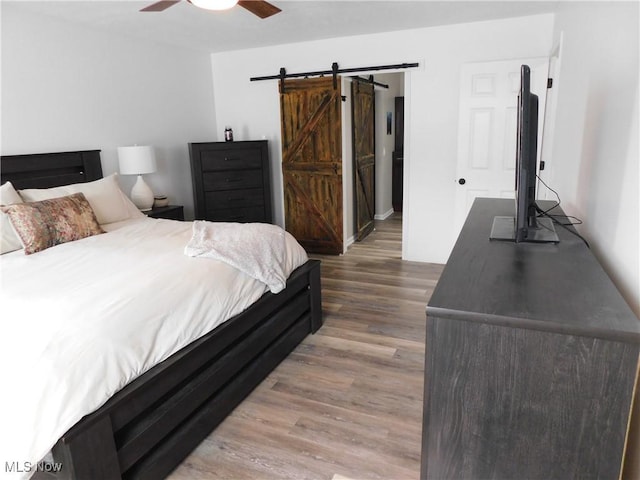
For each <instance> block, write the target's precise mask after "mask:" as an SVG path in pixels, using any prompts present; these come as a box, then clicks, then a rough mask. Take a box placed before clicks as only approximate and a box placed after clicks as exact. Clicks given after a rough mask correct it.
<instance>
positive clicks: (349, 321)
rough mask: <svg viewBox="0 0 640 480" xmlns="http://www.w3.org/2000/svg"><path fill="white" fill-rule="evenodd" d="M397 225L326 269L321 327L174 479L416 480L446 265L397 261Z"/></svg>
mask: <svg viewBox="0 0 640 480" xmlns="http://www.w3.org/2000/svg"><path fill="white" fill-rule="evenodd" d="M401 245H402V217H401V215H399V214H394V215H392V216H391V217H390V218H388V219H387V220H385V221H376V228H375V230H374V232H372V233H371V234H370V235H369V236H368V237H367V238H365V239H364V240H363V241H362V242H357V243H355V244H353V245H352V246H351V247H350V248H349V251H348V252H347V253H346V254H344V255H340V256H325V255H322V256H319V255H312V257H313V258H318V259H320V260H321V261H322V267H321V269H322V273H321V275H322V295H323V298H322V307H323V315H324V326H323V327H322V328H321V329H320V330H319V331H318V332H317V333H316V334H315V335H310V336H309V337H307V338H306V339H305V340H304V341H303V342H302V343H301V344H300V345H299V346H298V347H297V348H296V349H295V350H294V351H293V352H292V353H291V354H290V355H289V356H288V357H287V358H286V359H285V360H284V361H283V362H282V363H281V364H280V365H279V366H278V368H276V369H275V370H274V371H273V372H272V373H271V374H270V375H269V377H267V378H266V379H265V381H264V382H262V383H261V384H260V385H259V386H258V387H257V388H256V389H255V390H254V391H253V392H252V393H251V394H250V395H249V396H248V397H247V399H246V400H245V401H244V402H243V403H242V404H240V405H239V406H238V407H237V408H236V409H235V410H234V411H233V413H232V414H231V415H229V417H227V419H225V421H224V422H222V424H220V426H219V427H218V428H217V429H216V430H215V431H214V432H212V434H211V435H209V437H208V438H207V439H206V440H205V441H204V442H203V443H202V444H201V445H200V446H199V447H198V448H197V449H196V450H195V451H194V452H193V453H192V454H191V455H190V456H189V457H188V458H187V459H186V460H185V461H184V462H183V463H182V464H181V465H180V466H179V467H178V468H177V469H176V470H175V471H174V472H173V473H172V474H171V476H170V477H169V478H170V479H171V480H187V479H189V480H205V479H207V480H209V479H265V480H267V479H310V480H315V479H318V480H354V479H359V480H360V479H373V480H386V479H400V478H402V479H407V480H410V479H417V478H419V475H420V442H421V423H422V422H421V420H422V396H423V381H424V378H423V373H424V344H425V307H426V305H427V302H428V300H429V297H430V295H431V293H432V292H433V289H434V287H435V285H436V283H437V281H438V278H439V276H440V274H441V272H442V268H443V266H442V265H435V264H425V263H419V262H407V261H403V260H402V259H401Z"/></svg>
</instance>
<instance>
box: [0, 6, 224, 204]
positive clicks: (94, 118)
mask: <svg viewBox="0 0 640 480" xmlns="http://www.w3.org/2000/svg"><path fill="white" fill-rule="evenodd" d="M1 21H2V84H1V87H2V129H1V130H2V132H1V134H2V136H1V142H0V150H1V152H2V154H3V155H13V154H22V153H39V152H55V151H69V150H81V149H101V150H102V166H103V170H104V173H105V175H106V174H110V173H112V172H115V171H117V170H118V162H117V154H116V148H117V147H118V146H123V145H133V144H136V143H137V144H150V145H153V146H155V147H156V154H157V158H158V164H159V165H158V168H159V171H158V172H157V173H155V174H151V175H148V176H146V177H145V178H146V179H147V181H148V183H149V184H150V185H151V187H152V188H153V190H154V192H156V193H165V194H167V195H168V196H169V199H170V201H171V202H172V203H178V204H182V205H185V207H186V211H187V212H186V213H187V216H190V215H192V212H193V194H192V186H191V173H190V165H189V154H188V148H187V143H188V142H192V141H208V140H212V139H213V137H214V132H216V130H217V129H216V127H215V118H214V114H213V111H214V103H213V87H212V83H211V67H210V58H209V55H207V54H201V53H194V52H190V51H187V50H182V49H178V48H175V49H173V48H168V47H165V46H160V45H159V44H154V43H146V42H144V41H140V40H128V39H126V38H122V37H118V36H114V35H110V34H106V33H102V32H100V31H98V30H92V29H88V28H85V27H82V26H79V25H76V24H73V23H68V22H65V21H62V20H58V19H54V18H50V17H45V16H39V15H36V14H33V13H27V12H24V11H23V10H22V9H21V8H20V6H19V5H16V4H8V3H3V4H2V18H1ZM133 180H134V179H133V178H131V177H122V178H121V184H122V185H123V187H124V189H125V191H127V192H128V191H129V189H130V187H131V186H132V185H133Z"/></svg>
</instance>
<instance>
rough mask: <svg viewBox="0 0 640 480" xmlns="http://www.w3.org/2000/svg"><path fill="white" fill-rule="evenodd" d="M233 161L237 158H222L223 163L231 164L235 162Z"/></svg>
mask: <svg viewBox="0 0 640 480" xmlns="http://www.w3.org/2000/svg"><path fill="white" fill-rule="evenodd" d="M235 160H237V158H236V157H224V161H225V162H233V161H235Z"/></svg>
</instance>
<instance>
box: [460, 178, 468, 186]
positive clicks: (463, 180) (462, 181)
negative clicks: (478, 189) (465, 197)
mask: <svg viewBox="0 0 640 480" xmlns="http://www.w3.org/2000/svg"><path fill="white" fill-rule="evenodd" d="M458 183H459V184H460V185H464V184H465V183H467V181H466V180H465V179H464V178H461V179H459V180H458Z"/></svg>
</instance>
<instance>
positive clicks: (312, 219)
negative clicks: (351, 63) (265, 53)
mask: <svg viewBox="0 0 640 480" xmlns="http://www.w3.org/2000/svg"><path fill="white" fill-rule="evenodd" d="M341 109H342V97H341V89H340V78H338V81H337V86H336V88H334V85H333V78H332V77H327V78H311V79H301V80H285V81H284V85H283V83H282V82H280V119H281V126H282V175H283V184H284V211H285V227H286V230H287V231H288V232H289V233H291V234H292V235H293V236H294V237H295V238H296V239H297V240H298V242H300V244H301V245H302V246H303V247H304V248H305V249H306V250H307V251H308V252H310V253H329V254H341V253H342V252H343V228H342V133H341V128H342V122H341Z"/></svg>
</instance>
